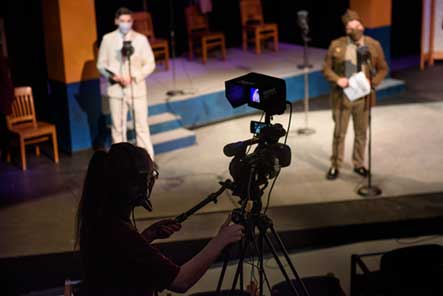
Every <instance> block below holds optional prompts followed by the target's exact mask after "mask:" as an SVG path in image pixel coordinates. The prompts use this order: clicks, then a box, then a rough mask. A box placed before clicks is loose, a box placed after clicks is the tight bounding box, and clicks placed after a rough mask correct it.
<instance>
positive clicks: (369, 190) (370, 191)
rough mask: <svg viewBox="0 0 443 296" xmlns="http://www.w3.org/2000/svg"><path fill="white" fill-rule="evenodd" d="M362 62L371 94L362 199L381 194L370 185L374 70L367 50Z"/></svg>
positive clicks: (361, 188) (367, 106)
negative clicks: (367, 69) (366, 177)
mask: <svg viewBox="0 0 443 296" xmlns="http://www.w3.org/2000/svg"><path fill="white" fill-rule="evenodd" d="M361 55H362V58H363V61H364V62H365V64H366V65H367V67H368V68H369V83H370V85H371V93H370V94H369V97H367V98H366V99H365V100H366V108H367V110H368V184H367V185H364V186H361V187H360V188H359V189H358V191H357V192H358V194H359V195H361V196H364V197H374V196H379V195H381V194H382V190H381V189H380V188H379V187H377V186H376V185H373V184H372V102H371V96H372V92H375V89H374V88H373V86H372V85H373V78H374V75H375V73H374V72H375V69H374V67H373V65H372V63H371V56H370V52H369V50H367V49H364V50H363V53H362V54H361Z"/></svg>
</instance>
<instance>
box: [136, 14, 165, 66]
mask: <svg viewBox="0 0 443 296" xmlns="http://www.w3.org/2000/svg"><path fill="white" fill-rule="evenodd" d="M132 18H133V20H134V30H135V31H137V32H139V33H140V34H143V35H145V36H146V37H147V38H148V40H149V44H150V45H151V48H152V51H153V53H154V57H155V60H156V61H162V63H163V65H164V67H165V69H166V70H168V69H169V45H168V41H167V40H166V39H162V38H156V37H155V34H154V26H153V25H152V17H151V14H150V13H149V12H146V11H141V12H134V13H133V14H132Z"/></svg>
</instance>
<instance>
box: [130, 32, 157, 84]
mask: <svg viewBox="0 0 443 296" xmlns="http://www.w3.org/2000/svg"><path fill="white" fill-rule="evenodd" d="M141 46H142V49H141V52H142V57H141V65H140V68H138V69H137V70H135V69H134V72H133V77H132V78H133V79H134V80H135V82H136V83H139V82H141V81H143V80H144V79H145V78H146V76H148V75H149V74H151V73H152V72H153V71H154V69H155V59H154V54H153V52H152V48H151V46H150V45H149V42H148V39H147V38H146V37H144V36H143V42H142V45H141Z"/></svg>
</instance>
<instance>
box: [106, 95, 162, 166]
mask: <svg viewBox="0 0 443 296" xmlns="http://www.w3.org/2000/svg"><path fill="white" fill-rule="evenodd" d="M109 109H110V111H111V124H112V126H111V136H112V143H120V142H127V136H126V130H127V116H128V110H132V100H131V97H125V98H115V97H111V98H109ZM134 115H135V131H136V135H135V136H136V143H135V144H136V145H137V146H139V147H142V148H145V149H146V151H148V153H149V155H150V156H151V158H152V160H154V147H153V145H152V141H151V134H150V132H149V126H148V101H147V98H146V96H143V97H136V98H134V114H133V116H132V117H133V119H134Z"/></svg>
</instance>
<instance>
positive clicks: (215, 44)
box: [185, 5, 226, 64]
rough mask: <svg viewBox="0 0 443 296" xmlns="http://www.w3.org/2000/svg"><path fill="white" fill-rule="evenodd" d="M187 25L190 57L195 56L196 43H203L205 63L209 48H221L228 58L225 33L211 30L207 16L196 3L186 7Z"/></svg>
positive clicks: (224, 58) (223, 55) (224, 56)
mask: <svg viewBox="0 0 443 296" xmlns="http://www.w3.org/2000/svg"><path fill="white" fill-rule="evenodd" d="M185 14H186V27H187V31H188V46H189V59H191V60H192V59H193V58H194V45H195V44H200V45H201V53H202V60H203V64H206V61H207V60H208V50H209V49H213V48H219V49H220V51H221V55H222V58H223V60H226V43H225V35H224V34H223V33H216V32H210V31H209V26H208V20H207V19H206V16H205V15H203V14H202V13H200V11H199V10H198V8H197V7H196V6H195V5H191V6H188V7H186V11H185Z"/></svg>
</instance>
